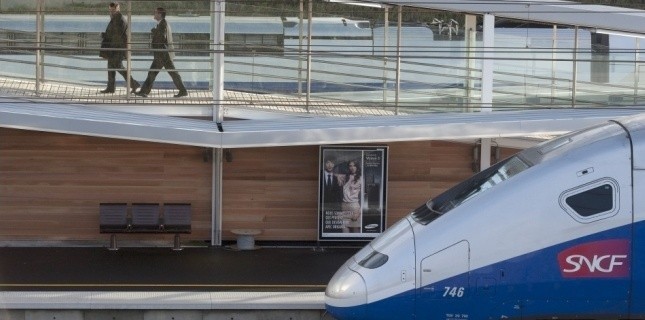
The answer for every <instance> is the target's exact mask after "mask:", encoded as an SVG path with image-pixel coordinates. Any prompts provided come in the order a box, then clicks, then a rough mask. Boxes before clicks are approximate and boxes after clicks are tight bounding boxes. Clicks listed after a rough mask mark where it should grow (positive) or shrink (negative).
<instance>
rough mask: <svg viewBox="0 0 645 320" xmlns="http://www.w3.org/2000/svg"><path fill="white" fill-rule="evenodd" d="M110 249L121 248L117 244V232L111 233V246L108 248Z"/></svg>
mask: <svg viewBox="0 0 645 320" xmlns="http://www.w3.org/2000/svg"><path fill="white" fill-rule="evenodd" d="M108 250H110V251H116V250H119V247H118V246H117V244H116V234H111V235H110V247H109V248H108Z"/></svg>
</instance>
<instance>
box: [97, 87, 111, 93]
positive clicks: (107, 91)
mask: <svg viewBox="0 0 645 320" xmlns="http://www.w3.org/2000/svg"><path fill="white" fill-rule="evenodd" d="M99 92H101V93H114V89H110V88H107V89H105V90H101V91H99Z"/></svg>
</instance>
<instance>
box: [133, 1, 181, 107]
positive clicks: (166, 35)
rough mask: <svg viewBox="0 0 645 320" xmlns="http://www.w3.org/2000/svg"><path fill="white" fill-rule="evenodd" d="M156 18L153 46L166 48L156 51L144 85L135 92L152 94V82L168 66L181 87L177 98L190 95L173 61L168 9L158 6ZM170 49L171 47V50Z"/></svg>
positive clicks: (175, 82)
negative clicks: (167, 15) (167, 16)
mask: <svg viewBox="0 0 645 320" xmlns="http://www.w3.org/2000/svg"><path fill="white" fill-rule="evenodd" d="M154 18H155V20H157V26H156V27H154V28H152V30H150V31H151V32H152V48H153V49H166V50H156V51H154V59H153V60H152V64H151V65H150V71H148V77H147V78H146V81H145V82H144V83H143V86H141V90H139V92H137V93H135V94H136V95H138V96H141V97H147V96H148V94H150V90H152V84H153V83H154V81H155V78H156V77H157V75H158V74H159V71H160V70H161V68H166V71H167V72H168V74H169V75H170V77H171V78H172V82H173V83H174V84H175V87H177V89H179V93H177V94H176V95H175V98H179V97H185V96H187V95H188V91H186V87H184V83H183V82H182V81H181V76H180V75H179V72H177V71H175V64H174V63H173V62H172V59H173V58H174V52H173V50H172V49H173V45H172V30H171V29H170V25H169V24H168V22H167V21H166V10H165V9H164V8H162V7H159V8H157V9H156V10H155V15H154ZM168 49H170V52H169V51H168Z"/></svg>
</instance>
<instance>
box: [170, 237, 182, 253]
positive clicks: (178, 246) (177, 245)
mask: <svg viewBox="0 0 645 320" xmlns="http://www.w3.org/2000/svg"><path fill="white" fill-rule="evenodd" d="M172 249H173V250H175V251H179V250H183V248H182V247H181V240H180V239H179V233H175V241H174V244H173V246H172Z"/></svg>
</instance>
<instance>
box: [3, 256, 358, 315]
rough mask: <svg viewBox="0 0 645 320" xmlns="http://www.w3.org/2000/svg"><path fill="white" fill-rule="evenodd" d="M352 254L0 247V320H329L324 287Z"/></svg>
mask: <svg viewBox="0 0 645 320" xmlns="http://www.w3.org/2000/svg"><path fill="white" fill-rule="evenodd" d="M357 250H359V247H358V246H356V247H354V246H352V247H327V248H321V247H315V246H314V247H304V246H301V247H266V246H263V247H261V248H260V249H258V250H232V249H231V247H229V246H222V247H210V246H203V247H186V248H185V249H184V250H181V251H173V250H172V249H171V248H168V247H123V248H120V249H119V250H118V251H110V250H108V249H107V248H106V247H79V246H70V247H53V246H47V247H45V246H43V247H19V246H6V247H0V318H1V319H4V320H13V319H20V320H23V319H31V320H44V319H70V320H77V319H78V320H85V319H124V320H131V319H186V320H193V319H213V320H214V319H229V320H230V319H333V318H331V316H329V315H325V314H324V290H325V287H326V284H327V282H328V281H329V280H330V279H331V277H332V276H333V274H334V272H335V271H336V270H337V269H338V268H339V267H340V266H341V265H342V264H343V263H344V262H345V261H346V260H347V259H348V258H349V257H351V256H352V255H353V254H354V253H355V252H357Z"/></svg>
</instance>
